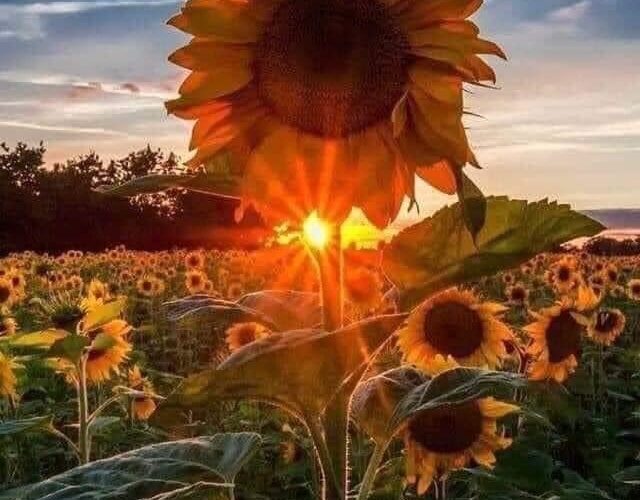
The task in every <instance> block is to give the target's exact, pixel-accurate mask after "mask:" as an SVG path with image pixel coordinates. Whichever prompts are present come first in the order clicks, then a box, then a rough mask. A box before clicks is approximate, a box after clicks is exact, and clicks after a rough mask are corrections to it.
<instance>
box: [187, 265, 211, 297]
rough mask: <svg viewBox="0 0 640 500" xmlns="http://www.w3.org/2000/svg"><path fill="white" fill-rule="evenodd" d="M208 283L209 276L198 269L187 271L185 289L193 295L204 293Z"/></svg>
mask: <svg viewBox="0 0 640 500" xmlns="http://www.w3.org/2000/svg"><path fill="white" fill-rule="evenodd" d="M207 281H208V278H207V275H206V274H205V273H203V272H202V271H200V270H197V269H192V270H190V271H187V274H186V275H185V287H186V288H187V290H188V291H189V293H190V294H191V295H195V294H198V293H202V291H203V290H204V287H205V283H206V282H207Z"/></svg>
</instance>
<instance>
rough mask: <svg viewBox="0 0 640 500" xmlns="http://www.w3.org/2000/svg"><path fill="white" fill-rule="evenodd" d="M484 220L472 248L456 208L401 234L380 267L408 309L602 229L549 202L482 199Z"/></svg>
mask: <svg viewBox="0 0 640 500" xmlns="http://www.w3.org/2000/svg"><path fill="white" fill-rule="evenodd" d="M486 203H487V211H486V220H485V223H484V225H483V227H482V229H480V230H479V232H478V234H477V235H476V238H475V242H474V239H473V237H472V236H471V234H470V233H469V232H468V231H467V229H466V227H465V223H464V216H463V210H462V206H461V204H460V203H456V204H455V205H453V206H450V207H445V208H443V209H442V210H440V211H439V212H437V213H436V214H435V215H433V216H432V217H430V218H428V219H425V220H424V221H422V222H420V223H418V224H416V225H414V226H411V227H409V228H407V229H405V230H404V231H402V232H400V233H399V234H398V235H397V236H396V237H395V238H393V240H392V241H391V243H390V245H389V246H388V247H387V248H386V250H385V253H384V259H383V265H384V269H385V271H386V273H387V275H388V276H389V278H390V279H391V280H392V281H393V282H394V283H395V285H396V286H397V287H398V289H399V290H400V296H401V297H400V298H401V305H402V306H403V308H407V309H410V308H412V307H413V306H415V305H417V304H418V303H420V302H421V301H422V300H424V299H425V298H426V297H428V296H429V295H431V294H433V293H436V292H438V291H440V290H442V289H445V288H447V287H450V286H453V285H457V284H461V283H464V282H468V281H471V280H474V279H478V278H481V277H483V276H487V275H492V274H495V273H496V272H498V271H501V270H503V269H508V268H512V267H515V266H518V265H520V264H522V263H523V262H526V261H527V260H529V259H530V258H532V257H533V256H535V255H537V254H539V253H542V252H545V251H548V250H550V249H552V248H554V247H555V246H557V245H559V244H561V243H565V242H567V241H569V240H572V239H574V238H578V237H581V236H591V235H594V234H597V233H599V232H600V231H602V230H603V229H604V227H603V226H602V224H600V223H599V222H596V221H594V220H592V219H590V218H589V217H587V216H585V215H582V214H579V213H577V212H574V211H572V210H571V209H570V208H569V206H568V205H559V204H557V203H550V202H548V201H547V200H543V201H538V202H534V203H528V202H526V201H521V200H510V199H509V198H507V197H490V198H487V199H486Z"/></svg>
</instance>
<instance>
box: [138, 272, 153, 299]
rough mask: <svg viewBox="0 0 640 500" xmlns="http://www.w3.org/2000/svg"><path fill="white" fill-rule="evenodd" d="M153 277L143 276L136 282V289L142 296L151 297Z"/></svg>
mask: <svg viewBox="0 0 640 500" xmlns="http://www.w3.org/2000/svg"><path fill="white" fill-rule="evenodd" d="M155 287H156V285H155V278H154V277H153V276H149V275H146V276H143V277H142V278H139V279H138V281H137V282H136V290H138V293H139V294H140V295H143V296H144V297H153V296H154V295H155V294H156V293H155Z"/></svg>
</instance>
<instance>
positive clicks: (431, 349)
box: [398, 289, 513, 373]
mask: <svg viewBox="0 0 640 500" xmlns="http://www.w3.org/2000/svg"><path fill="white" fill-rule="evenodd" d="M504 311H506V308H505V307H503V306H501V305H499V304H495V303H492V302H484V303H483V302H480V301H479V299H478V298H477V297H476V296H475V295H474V294H473V293H471V292H468V291H459V290H457V289H451V290H448V291H445V292H442V293H440V294H439V295H436V296H435V297H432V298H430V299H428V300H427V301H425V302H424V303H422V304H421V305H420V306H418V307H417V308H416V309H415V310H414V311H413V312H412V313H411V315H410V316H409V319H408V321H407V325H406V326H405V327H404V328H402V329H401V330H400V331H399V332H398V346H399V347H400V350H401V351H402V353H403V356H404V359H405V360H406V361H408V362H409V363H412V364H414V365H416V366H417V367H418V368H420V369H422V370H424V371H425V372H427V373H434V360H435V358H436V356H437V355H438V354H440V355H442V356H443V357H444V358H447V357H448V356H451V357H453V358H454V359H455V360H456V361H457V362H458V363H460V364H461V365H463V366H488V367H490V368H496V367H498V366H499V365H500V361H501V359H502V358H504V357H506V356H507V351H506V347H505V341H508V340H512V339H513V335H512V333H511V331H510V330H509V328H508V327H507V325H506V324H504V323H503V322H502V321H500V320H499V319H498V317H497V315H498V314H501V313H503V312H504Z"/></svg>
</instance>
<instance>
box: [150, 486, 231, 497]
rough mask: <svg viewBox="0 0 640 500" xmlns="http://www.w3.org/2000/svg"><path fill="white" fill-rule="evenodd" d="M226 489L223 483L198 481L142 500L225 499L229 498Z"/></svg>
mask: <svg viewBox="0 0 640 500" xmlns="http://www.w3.org/2000/svg"><path fill="white" fill-rule="evenodd" d="M227 490H228V488H227V487H226V486H225V485H220V484H216V483H205V482H199V483H196V484H192V485H190V486H185V487H184V488H180V489H177V490H174V491H170V492H168V493H160V494H159V495H155V496H153V497H151V498H146V499H144V500H225V499H227V498H229V495H228V494H227Z"/></svg>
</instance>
